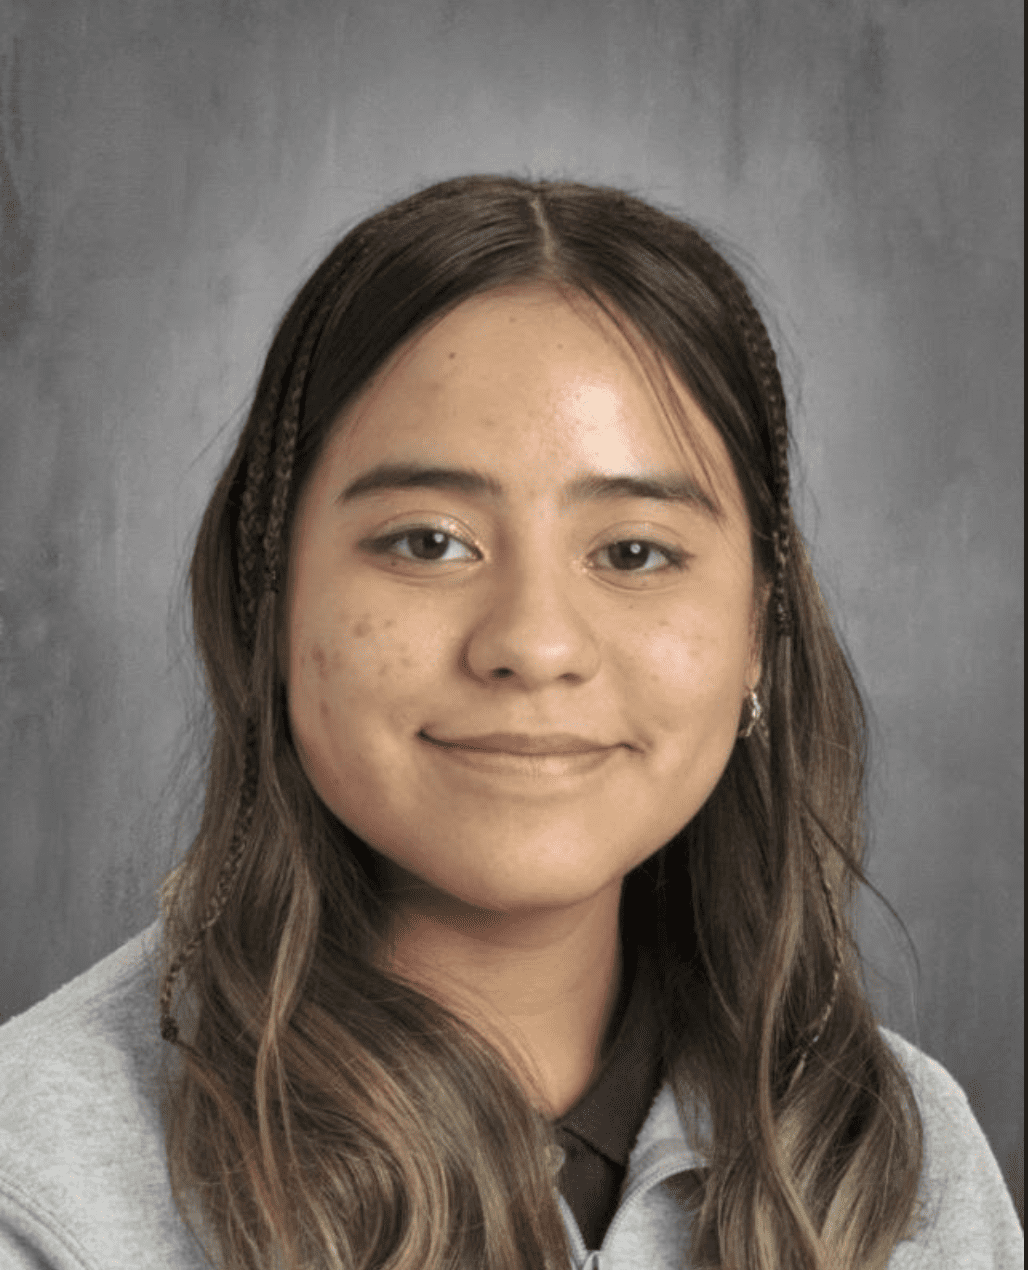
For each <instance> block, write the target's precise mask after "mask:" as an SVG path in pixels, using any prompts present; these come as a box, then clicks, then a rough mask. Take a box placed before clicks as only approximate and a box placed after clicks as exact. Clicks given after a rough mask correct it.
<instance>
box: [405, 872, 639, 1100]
mask: <svg viewBox="0 0 1028 1270" xmlns="http://www.w3.org/2000/svg"><path fill="white" fill-rule="evenodd" d="M403 895H404V900H403V904H402V907H400V908H399V909H398V911H397V914H396V917H395V920H394V927H393V938H392V941H391V957H392V962H391V968H392V970H393V972H394V973H396V974H397V975H399V976H400V977H402V978H404V979H406V980H407V981H408V982H410V983H411V984H413V985H414V986H415V987H416V988H418V990H419V991H421V992H424V993H425V994H426V995H427V996H431V997H432V998H433V999H434V1000H436V1001H438V1002H439V1003H440V1004H442V1005H444V1006H446V1007H447V1008H448V1009H450V1010H452V1012H453V1013H454V1014H456V1015H457V1016H458V1017H459V1018H463V1019H465V1020H466V1021H467V1022H469V1023H471V1024H472V1025H473V1026H475V1027H476V1028H477V1029H478V1030H480V1031H481V1032H482V1033H483V1034H484V1035H485V1036H486V1037H487V1038H488V1039H489V1040H490V1041H492V1042H493V1044H494V1045H496V1047H497V1048H498V1049H499V1050H500V1052H501V1053H502V1054H503V1055H504V1057H505V1058H506V1059H507V1061H508V1064H509V1065H510V1066H511V1068H512V1071H513V1072H514V1075H515V1077H516V1079H518V1081H519V1083H520V1084H521V1086H522V1088H523V1089H524V1090H525V1093H526V1095H527V1096H528V1098H529V1100H530V1101H531V1102H532V1103H533V1105H534V1106H536V1107H537V1109H538V1110H539V1111H541V1112H542V1113H543V1114H544V1115H547V1116H549V1117H551V1118H554V1119H555V1118H557V1117H559V1116H561V1115H563V1114H564V1112H565V1111H567V1110H568V1109H569V1108H570V1107H572V1106H574V1104H575V1103H576V1102H577V1101H578V1099H579V1098H580V1097H581V1096H582V1094H583V1093H584V1092H585V1090H586V1089H587V1088H588V1086H589V1084H590V1082H591V1080H592V1077H593V1075H594V1073H595V1071H596V1068H597V1066H598V1064H599V1061H600V1056H601V1050H602V1046H603V1041H604V1037H605V1035H606V1032H607V1028H608V1026H609V1024H610V1020H611V1016H612V1015H613V1012H614V1009H615V1006H616V1003H617V999H618V993H619V990H620V986H621V973H622V950H621V938H620V929H619V920H618V919H619V911H620V898H621V884H620V881H618V883H616V884H614V885H612V886H610V887H608V888H606V889H605V890H604V891H601V892H600V893H599V894H597V895H595V896H592V897H590V898H589V899H588V900H586V901H583V902H581V903H579V904H575V905H573V906H571V907H569V908H561V909H546V910H542V911H533V912H529V913H524V912H521V913H497V912H490V911H485V910H482V909H476V908H473V907H471V906H469V905H465V904H462V903H461V902H460V901H457V900H455V899H454V898H453V897H452V896H441V895H440V894H439V893H437V892H431V891H429V890H427V889H423V888H415V889H408V888H407V887H405V888H404V890H403Z"/></svg>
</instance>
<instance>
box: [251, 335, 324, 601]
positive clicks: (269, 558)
mask: <svg viewBox="0 0 1028 1270" xmlns="http://www.w3.org/2000/svg"><path fill="white" fill-rule="evenodd" d="M320 334H321V328H320V327H319V328H318V329H317V331H316V332H313V331H312V332H310V333H309V334H308V337H307V339H306V341H305V344H304V346H303V347H302V348H301V351H300V353H299V356H298V357H297V365H296V371H295V373H294V375H293V382H292V385H291V387H290V389H289V395H288V397H287V399H286V408H285V411H284V412H283V415H282V422H281V425H280V427H279V430H278V441H277V444H276V446H275V470H274V476H273V485H272V492H271V506H270V507H269V509H268V522H267V525H266V527H265V530H264V538H263V542H262V546H263V549H264V591H265V593H266V594H270V595H275V594H277V592H278V588H279V580H280V574H281V566H282V560H281V557H282V529H283V527H284V525H285V520H286V509H287V507H288V505H289V490H290V487H291V485H292V481H293V463H294V459H295V458H296V440H297V437H298V435H299V432H300V413H301V410H302V408H303V395H304V392H305V391H306V388H307V372H308V371H309V369H310V364H311V360H312V358H313V356H314V345H315V344H316V342H317V336H318V335H320Z"/></svg>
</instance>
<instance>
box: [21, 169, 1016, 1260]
mask: <svg viewBox="0 0 1028 1270" xmlns="http://www.w3.org/2000/svg"><path fill="white" fill-rule="evenodd" d="M787 455H788V427H787V420H786V404H785V399H784V396H783V391H782V386H781V381H780V378H779V374H778V370H777V367H776V360H775V354H774V351H773V349H772V346H771V343H770V341H769V339H768V335H767V333H766V331H765V328H764V325H763V323H762V322H761V319H760V317H759V316H758V314H757V311H756V309H755V308H754V306H753V304H752V302H751V300H750V298H749V296H748V294H747V292H746V290H745V288H744V286H743V284H742V282H741V281H740V280H739V278H738V277H737V275H736V274H735V273H734V272H733V271H732V269H731V268H730V267H729V266H728V264H727V263H726V262H725V261H724V259H723V258H722V257H721V256H720V255H719V254H718V253H717V252H716V251H715V250H714V249H713V248H712V247H711V246H710V244H709V243H707V242H706V241H705V240H704V239H703V238H702V237H701V236H700V235H699V234H697V233H696V232H695V231H694V230H693V229H691V228H690V227H688V226H687V225H685V224H683V223H681V222H679V221H678V220H675V219H673V218H671V217H669V216H667V215H665V214H663V213H662V212H659V211H657V210H655V209H653V208H652V207H650V206H648V205H646V204H644V203H642V202H640V201H638V200H636V199H634V198H630V197H628V196H626V195H624V194H622V193H619V192H617V191H614V190H609V189H597V188H590V187H586V186H581V185H573V184H562V183H547V182H538V183H531V182H524V181H518V180H509V179H499V178H481V177H475V178H468V179H463V180H457V181H451V182H447V183H444V184H442V185H437V186H434V187H432V188H430V189H427V190H425V191H423V192H422V193H420V194H417V195H415V196H414V197H412V198H410V199H407V200H405V201H404V202H402V203H399V204H397V205H396V206H393V207H390V208H387V209H386V210H385V211H383V212H381V213H380V214H378V215H376V216H373V217H372V218H371V219H370V220H368V221H366V222H364V223H363V224H361V225H359V226H358V227H357V228H356V229H354V230H353V231H352V232H351V233H349V234H348V235H347V236H346V237H345V238H344V239H343V241H342V242H341V243H340V244H339V246H338V247H337V248H336V249H335V250H334V251H333V252H332V253H331V255H330V256H329V257H328V258H327V260H326V261H325V262H324V263H323V264H322V265H321V266H320V267H319V268H318V270H317V271H316V272H315V274H314V275H313V277H312V278H311V279H310V280H309V282H308V283H307V284H306V285H305V286H304V288H303V289H302V291H301V292H300V294H299V296H298V297H297V299H296V301H295V303H294V304H293V306H292V307H291V309H290V310H289V312H288V314H287V315H286V317H285V320H284V321H283V323H282V326H281V328H280V330H279V332H278V334H277V336H276V338H275V340H274V342H273V344H272V347H271V350H270V353H269V355H268V358H267V362H266V365H265V368H264V372H263V375H262V377H261V381H260V385H259V387H258V390H257V394H256V398H255V401H254V404H253V409H252V411H251V413H250V416H249V419H248V420H247V423H246V426H245V428H244V429H243V432H242V435H241V437H240V439H239V443H238V445H237V447H236V450H235V453H234V454H233V456H232V459H231V461H230V462H229V464H228V467H227V468H226V470H225V472H224V474H223V475H222V477H221V480H220V481H219V483H218V485H217V488H216V490H215V492H214V495H213V498H212V500H211V502H210V505H209V507H208V509H207V512H206V515H205V517H204V519H203V523H202V526H201V529H200V533H199V538H198V542H197V545H196V550H195V554H194V557H193V565H192V573H191V582H192V597H193V614H194V619H195V632H196V638H197V643H198V648H199V653H200V656H201V658H202V659H203V664H204V666H205V669H206V674H207V683H208V687H209V691H210V697H211V701H212V703H213V717H214V727H213V741H212V746H211V752H210V759H209V769H208V780H207V796H206V803H205V807H204V814H203V819H202V823H201V826H200V830H199V833H198V835H197V837H196V840H195V842H194V843H193V845H192V847H191V849H190V851H189V852H188V854H187V856H186V857H185V859H184V861H183V862H182V864H181V865H179V867H178V868H177V869H176V870H175V871H174V872H173V873H172V875H171V876H170V877H169V878H168V879H167V881H166V883H165V884H164V887H163V889H162V920H161V922H160V923H158V924H157V925H156V926H155V927H153V928H151V929H150V931H148V932H144V934H143V936H141V937H138V938H137V940H135V941H133V942H132V943H131V944H129V945H127V946H126V947H125V948H123V949H121V950H119V952H118V953H116V954H114V955H113V956H112V957H111V958H108V959H107V961H105V962H103V963H101V964H100V965H99V966H98V967H95V968H94V969H93V970H92V971H90V972H88V973H87V974H86V975H85V976H83V977H81V978H80V979H79V980H77V981H75V982H74V983H73V984H71V985H69V986H68V987H66V988H65V989H63V990H62V991H61V992H59V993H57V994H55V995H54V996H53V997H51V998H49V999H48V1000H47V1001H46V1002H44V1003H42V1004H41V1005H40V1006H37V1007H35V1008H34V1009H33V1010H30V1011H28V1012H27V1013H26V1014H25V1015H23V1016H21V1017H20V1018H19V1019H16V1020H14V1021H13V1022H12V1023H10V1024H8V1025H7V1026H6V1027H5V1028H4V1029H3V1032H0V1071H2V1073H3V1082H4V1084H3V1100H4V1101H3V1103H2V1109H0V1260H2V1262H3V1265H4V1266H5V1267H6V1266H8V1265H9V1266H12V1267H19V1268H21V1267H28V1266H32V1267H38V1266H40V1265H45V1266H53V1267H61V1268H62V1270H63V1268H65V1267H72V1266H74V1267H79V1268H81V1267H83V1266H86V1267H95V1268H96V1270H99V1268H100V1267H104V1270H109V1268H110V1267H115V1266H125V1267H129V1266H131V1267H133V1270H139V1267H142V1266H155V1267H156V1266H160V1267H162V1270H187V1268H192V1267H199V1266H202V1265H206V1264H212V1265H218V1266H223V1267H232V1268H233V1270H235V1268H237V1267H238V1268H240V1270H242V1268H243V1267H246V1268H247V1270H258V1268H267V1270H271V1268H272V1267H303V1268H308V1267H310V1268H319V1270H320V1268H326V1270H328V1268H332V1270H344V1268H345V1270H356V1268H358V1267H360V1268H362V1270H372V1268H376V1270H382V1268H386V1267H388V1268H389V1270H429V1268H431V1270H443V1268H444V1267H445V1268H446V1270H456V1268H458V1267H459V1268H461V1270H464V1268H467V1270H557V1268H560V1270H564V1268H565V1267H568V1266H573V1267H576V1268H578V1270H582V1268H584V1267H592V1268H593V1270H630V1268H631V1270H661V1268H667V1270H670V1267H701V1266H702V1267H707V1266H709V1267H713V1266H722V1267H726V1268H728V1267H731V1268H733V1270H742V1268H745V1270H781V1268H786V1267H790V1268H791V1267H795V1268H797V1270H799V1268H801V1267H802V1268H803V1270H815V1268H816V1270H856V1268H857V1267H885V1266H890V1267H893V1268H894V1270H900V1268H905V1267H913V1266H919V1267H920V1266H924V1267H928V1266H938V1265H942V1264H945V1265H953V1266H968V1267H970V1266H976V1267H977V1266H981V1267H986V1266H1001V1265H1013V1264H1014V1263H1015V1261H1017V1260H1018V1258H1020V1257H1022V1256H1023V1243H1022V1242H1021V1235H1020V1229H1019V1226H1018V1222H1017V1219H1016V1216H1015V1214H1014V1212H1013V1207H1012V1205H1011V1202H1010V1199H1009V1196H1008V1194H1007V1192H1006V1190H1005V1188H1004V1185H1003V1181H1002V1178H1001V1175H1000V1173H999V1170H998V1168H997V1166H996V1163H995V1160H994V1159H993V1157H992V1155H991V1153H990V1151H989V1148H988V1146H987V1144H986V1142H985V1139H984V1137H983V1135H982V1133H981V1131H980V1129H979V1128H978V1126H977V1124H976V1123H975V1121H974V1118H973V1116H972V1115H971V1112H970V1110H969V1108H968V1105H967V1102H966V1100H965V1099H964V1096H963V1094H962V1093H961V1091H960V1090H959V1088H958V1087H957V1086H956V1085H955V1084H954V1082H953V1080H952V1079H951V1078H950V1077H949V1076H948V1075H947V1074H946V1073H945V1072H944V1071H943V1070H942V1069H941V1068H940V1067H939V1066H938V1065H937V1064H935V1063H933V1062H932V1061H931V1060H930V1059H928V1058H927V1057H925V1056H924V1055H922V1054H920V1053H919V1052H918V1051H917V1050H915V1049H913V1048H912V1047H911V1046H910V1045H908V1044H906V1043H905V1042H904V1041H902V1040H901V1039H900V1038H899V1037H897V1036H894V1035H892V1034H890V1033H887V1032H883V1031H882V1030H881V1029H879V1028H878V1027H877V1026H876V1023H875V1020H874V1018H873V1016H872V1013H871V1010H870V1008H869V1005H868V1001H867V997H866V995H865V992H864V990H863V988H862V986H861V977H860V970H859V961H858V956H857V952H856V949H855V946H854V942H853V933H852V930H853V925H852V901H853V895H854V890H855V887H856V885H857V884H858V883H859V882H861V881H862V873H861V860H862V852H863V839H862V828H861V806H862V779H863V772H862V755H863V731H862V729H863V716H862V712H861V706H860V701H859V697H858V694H857V691H856V688H855V686H854V681H853V678H852V676H851V673H850V670H849V668H848V666H847V663H846V660H845V657H844V655H843V653H842V651H841V649H840V647H839V644H838V642H837V641H836V639H835V637H834V635H833V633H832V626H831V622H830V619H829V616H828V614H827V613H826V611H825V609H824V606H823V603H822V600H821V596H820V594H819V592H818V588H817V585H816V583H815V581H814V579H813V577H812V575H811V572H810V568H809V565H808V562H807V557H806V554H805V552H804V549H803V545H802V542H801V540H800V538H799V536H798V534H797V532H796V529H795V526H794V524H793V521H792V517H791V514H790V508H789V477H788V465H787ZM158 1016H159V1020H160V1021H159V1030H158ZM162 1038H163V1040H162ZM162 1051H163V1058H164V1059H165V1060H166V1062H165V1064H164V1070H163V1074H162V1076H161V1079H158V1075H159V1069H160V1068H161V1059H162Z"/></svg>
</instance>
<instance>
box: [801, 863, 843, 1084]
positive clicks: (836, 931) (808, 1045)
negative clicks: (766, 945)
mask: <svg viewBox="0 0 1028 1270" xmlns="http://www.w3.org/2000/svg"><path fill="white" fill-rule="evenodd" d="M813 855H814V864H815V867H816V868H817V876H818V881H819V882H820V883H821V890H822V892H823V893H824V897H825V904H826V905H827V908H828V918H829V921H830V922H831V924H832V986H831V988H830V989H829V991H828V1000H827V1001H826V1002H825V1004H824V1007H823V1008H822V1010H821V1013H820V1014H819V1015H818V1016H817V1018H816V1019H815V1020H814V1022H813V1023H811V1024H809V1025H808V1026H807V1028H806V1029H805V1030H806V1032H808V1033H810V1035H809V1036H808V1037H807V1040H806V1041H803V1040H801V1041H800V1043H799V1045H798V1046H797V1049H799V1051H800V1057H799V1062H797V1064H796V1068H795V1070H794V1071H793V1074H792V1076H791V1077H790V1080H789V1088H790V1089H791V1088H792V1087H793V1085H795V1083H796V1082H797V1081H798V1080H799V1078H800V1076H801V1075H802V1074H803V1069H804V1068H805V1067H806V1065H807V1059H808V1058H809V1057H810V1055H811V1052H812V1051H813V1049H814V1046H815V1045H816V1044H817V1043H818V1041H819V1040H820V1039H821V1033H822V1032H823V1031H824V1029H825V1024H826V1023H827V1022H828V1020H829V1018H830V1017H831V1013H832V1010H833V1009H834V1008H835V999H836V997H837V996H838V995H839V977H840V975H841V974H842V957H843V951H842V950H843V932H842V922H841V920H840V919H839V910H838V906H837V905H836V902H835V896H834V894H833V893H832V888H831V886H830V884H829V882H828V877H827V875H826V873H825V867H824V863H823V861H822V859H821V856H820V853H819V852H817V851H814V853H813Z"/></svg>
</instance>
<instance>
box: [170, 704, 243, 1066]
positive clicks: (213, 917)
mask: <svg viewBox="0 0 1028 1270" xmlns="http://www.w3.org/2000/svg"><path fill="white" fill-rule="evenodd" d="M256 805H257V727H256V724H255V723H254V721H253V720H252V719H250V720H248V721H247V725H246V757H245V762H244V769H243V781H242V788H241V789H240V793H239V810H238V812H237V814H236V823H235V827H234V829H233V832H232V842H231V846H230V847H229V852H228V855H227V856H226V857H225V865H224V867H223V868H222V870H221V876H220V877H219V878H218V883H217V886H215V888H214V894H213V895H212V896H211V899H210V903H209V904H208V906H207V916H206V917H205V919H204V921H203V923H202V924H201V926H200V928H199V930H197V932H196V933H195V934H194V935H193V937H192V938H191V939H190V940H189V941H188V942H187V943H186V944H184V945H183V947H182V948H180V949H179V951H178V952H177V953H176V954H175V956H174V957H173V958H172V960H171V964H170V965H169V966H168V970H167V972H166V974H165V976H164V983H163V984H162V985H161V995H160V1012H161V1036H162V1037H163V1038H164V1039H165V1040H166V1041H170V1042H171V1043H172V1044H177V1043H178V1040H179V1032H178V1024H177V1023H176V1022H175V1020H174V1018H173V1017H172V1014H171V997H172V993H173V992H174V990H175V980H176V979H177V978H178V975H179V971H180V970H181V969H182V967H183V966H184V965H185V964H186V962H187V961H189V959H190V958H191V957H192V956H193V954H194V953H195V952H196V950H197V949H198V948H199V947H200V944H201V943H202V942H203V938H204V936H205V935H206V934H207V932H208V931H209V930H210V928H211V927H212V926H213V925H214V923H215V922H216V921H217V920H218V918H219V917H220V916H221V913H222V910H223V909H224V907H225V904H226V903H227V901H228V897H229V893H230V892H231V890H232V884H233V883H234V882H235V880H236V875H237V874H238V872H239V869H240V866H241V865H242V862H243V852H244V849H245V847H246V839H247V835H248V833H249V831H250V824H251V822H252V820H253V813H254V808H255V807H256Z"/></svg>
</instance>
